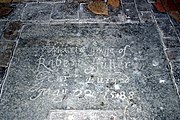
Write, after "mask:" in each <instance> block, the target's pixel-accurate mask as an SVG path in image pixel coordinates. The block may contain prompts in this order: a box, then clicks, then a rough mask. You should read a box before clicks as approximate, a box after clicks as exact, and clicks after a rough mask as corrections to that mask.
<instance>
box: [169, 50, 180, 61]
mask: <svg viewBox="0 0 180 120" xmlns="http://www.w3.org/2000/svg"><path fill="white" fill-rule="evenodd" d="M166 53H167V56H168V58H169V60H171V61H179V60H180V48H179V47H178V48H172V49H167V50H166Z"/></svg>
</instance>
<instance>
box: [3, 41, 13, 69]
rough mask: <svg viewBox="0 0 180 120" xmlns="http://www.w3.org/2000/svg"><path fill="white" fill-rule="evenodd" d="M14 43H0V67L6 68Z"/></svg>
mask: <svg viewBox="0 0 180 120" xmlns="http://www.w3.org/2000/svg"><path fill="white" fill-rule="evenodd" d="M14 47H15V42H9V41H1V42H0V48H1V49H0V66H1V67H7V66H8V64H9V61H10V59H11V57H12V53H13V51H14Z"/></svg>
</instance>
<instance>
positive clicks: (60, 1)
mask: <svg viewBox="0 0 180 120" xmlns="http://www.w3.org/2000/svg"><path fill="white" fill-rule="evenodd" d="M65 1H66V0H38V2H59V3H65Z"/></svg>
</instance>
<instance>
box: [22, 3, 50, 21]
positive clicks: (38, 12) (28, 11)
mask: <svg viewBox="0 0 180 120" xmlns="http://www.w3.org/2000/svg"><path fill="white" fill-rule="evenodd" d="M51 11H52V4H49V3H27V5H26V7H25V9H24V13H23V17H22V19H23V20H36V21H49V20H50V14H51Z"/></svg>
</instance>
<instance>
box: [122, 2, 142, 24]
mask: <svg viewBox="0 0 180 120" xmlns="http://www.w3.org/2000/svg"><path fill="white" fill-rule="evenodd" d="M122 6H123V12H124V13H125V14H126V15H127V19H129V20H131V21H139V18H138V12H137V9H136V7H135V4H134V3H128V4H123V5H122Z"/></svg>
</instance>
